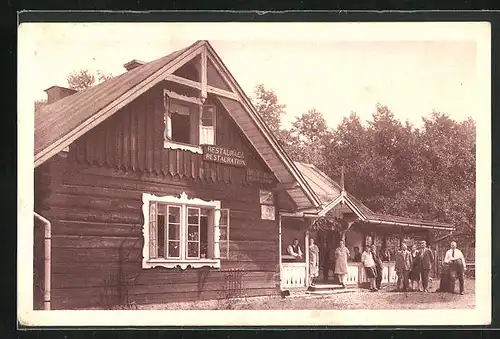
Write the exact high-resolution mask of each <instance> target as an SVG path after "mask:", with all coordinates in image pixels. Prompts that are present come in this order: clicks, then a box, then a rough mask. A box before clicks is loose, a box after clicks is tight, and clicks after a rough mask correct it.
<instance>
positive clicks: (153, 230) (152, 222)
mask: <svg viewBox="0 0 500 339" xmlns="http://www.w3.org/2000/svg"><path fill="white" fill-rule="evenodd" d="M157 234H158V231H157V223H156V203H155V202H152V203H150V205H149V258H157V257H158V246H157V245H158V242H157V239H156V238H157Z"/></svg>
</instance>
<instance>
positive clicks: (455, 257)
mask: <svg viewBox="0 0 500 339" xmlns="http://www.w3.org/2000/svg"><path fill="white" fill-rule="evenodd" d="M444 262H445V263H449V264H451V269H452V270H453V271H455V273H456V275H457V278H458V283H459V285H460V294H462V295H463V294H464V272H465V270H466V269H467V265H466V263H465V257H464V255H463V253H462V251H460V250H459V249H458V248H457V243H456V242H454V241H452V242H451V243H450V249H449V250H448V251H446V254H445V255H444Z"/></svg>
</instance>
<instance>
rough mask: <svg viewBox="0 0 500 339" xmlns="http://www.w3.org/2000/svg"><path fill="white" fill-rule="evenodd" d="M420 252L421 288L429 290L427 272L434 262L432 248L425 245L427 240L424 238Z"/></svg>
mask: <svg viewBox="0 0 500 339" xmlns="http://www.w3.org/2000/svg"><path fill="white" fill-rule="evenodd" d="M421 253H422V272H421V273H422V274H421V275H422V288H423V289H424V291H425V292H429V273H430V271H431V269H432V265H433V263H434V254H433V253H432V250H431V249H430V248H429V247H427V242H426V241H425V240H424V241H422V243H421Z"/></svg>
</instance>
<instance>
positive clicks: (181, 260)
mask: <svg viewBox="0 0 500 339" xmlns="http://www.w3.org/2000/svg"><path fill="white" fill-rule="evenodd" d="M142 201H143V214H144V225H143V235H144V248H143V263H142V267H143V268H152V267H155V266H163V267H167V268H174V267H177V266H180V267H181V268H182V269H185V268H187V267H188V266H190V267H192V268H199V267H203V266H210V267H216V268H219V267H220V260H221V259H228V258H229V210H228V209H221V203H220V201H217V200H213V201H205V200H201V199H196V198H195V199H189V198H188V197H187V195H186V194H185V193H182V194H181V195H180V196H179V197H175V196H163V197H160V196H155V195H152V194H148V193H143V195H142Z"/></svg>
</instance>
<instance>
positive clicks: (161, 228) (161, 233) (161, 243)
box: [156, 214, 165, 258]
mask: <svg viewBox="0 0 500 339" xmlns="http://www.w3.org/2000/svg"><path fill="white" fill-rule="evenodd" d="M157 218H158V219H157V222H158V236H157V238H156V239H157V241H158V258H164V257H165V216H164V215H161V214H159V215H158V217H157Z"/></svg>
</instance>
